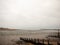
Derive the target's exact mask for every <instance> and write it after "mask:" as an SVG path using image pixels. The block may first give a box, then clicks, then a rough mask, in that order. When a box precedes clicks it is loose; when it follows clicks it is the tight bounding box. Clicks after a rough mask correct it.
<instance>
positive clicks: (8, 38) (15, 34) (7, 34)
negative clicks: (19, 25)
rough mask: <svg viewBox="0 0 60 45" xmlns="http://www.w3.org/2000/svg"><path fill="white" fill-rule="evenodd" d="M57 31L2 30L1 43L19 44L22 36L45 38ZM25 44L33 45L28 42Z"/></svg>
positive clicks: (0, 32)
mask: <svg viewBox="0 0 60 45" xmlns="http://www.w3.org/2000/svg"><path fill="white" fill-rule="evenodd" d="M52 32H56V31H50V30H49V31H0V45H17V44H16V41H18V40H20V37H25V38H36V39H38V38H39V39H44V38H45V37H46V36H47V35H49V34H51V33H52ZM25 45H33V44H30V43H26V44H25Z"/></svg>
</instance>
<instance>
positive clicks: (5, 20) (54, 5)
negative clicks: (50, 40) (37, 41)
mask: <svg viewBox="0 0 60 45" xmlns="http://www.w3.org/2000/svg"><path fill="white" fill-rule="evenodd" d="M0 27H7V28H18V29H29V30H30V29H32V30H34V29H36V30H37V29H41V28H50V29H51V28H60V0H0Z"/></svg>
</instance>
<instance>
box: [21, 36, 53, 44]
mask: <svg viewBox="0 0 60 45" xmlns="http://www.w3.org/2000/svg"><path fill="white" fill-rule="evenodd" d="M20 40H23V41H24V42H27V43H32V44H34V45H53V44H52V43H51V42H50V40H45V39H35V38H34V39H32V38H22V37H20Z"/></svg>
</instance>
